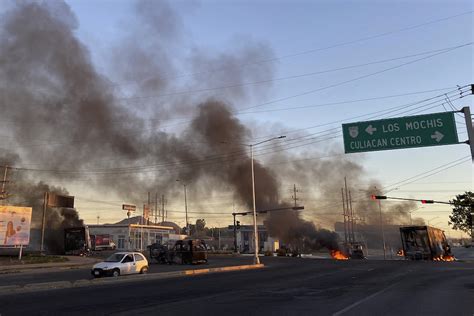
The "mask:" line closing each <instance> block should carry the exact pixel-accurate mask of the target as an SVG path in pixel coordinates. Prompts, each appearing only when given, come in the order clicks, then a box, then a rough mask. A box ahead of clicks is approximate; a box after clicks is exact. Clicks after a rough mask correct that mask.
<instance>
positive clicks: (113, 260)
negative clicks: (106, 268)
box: [105, 253, 123, 262]
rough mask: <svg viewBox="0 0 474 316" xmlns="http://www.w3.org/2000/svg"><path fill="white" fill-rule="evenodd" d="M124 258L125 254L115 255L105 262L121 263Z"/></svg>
mask: <svg viewBox="0 0 474 316" xmlns="http://www.w3.org/2000/svg"><path fill="white" fill-rule="evenodd" d="M122 258H123V253H114V254H113V255H111V256H110V257H108V258H107V259H105V262H120V260H122Z"/></svg>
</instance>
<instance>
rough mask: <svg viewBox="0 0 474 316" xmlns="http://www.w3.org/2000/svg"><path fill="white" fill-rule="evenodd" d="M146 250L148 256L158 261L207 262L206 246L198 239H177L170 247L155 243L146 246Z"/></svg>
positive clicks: (169, 262) (170, 262)
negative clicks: (148, 252)
mask: <svg viewBox="0 0 474 316" xmlns="http://www.w3.org/2000/svg"><path fill="white" fill-rule="evenodd" d="M148 250H149V251H150V258H152V259H154V260H155V261H157V262H158V263H167V264H172V263H179V264H197V263H207V246H206V243H205V242H204V240H200V239H186V240H178V241H176V243H175V244H174V246H172V247H168V246H167V245H162V244H159V243H155V244H152V245H150V246H148Z"/></svg>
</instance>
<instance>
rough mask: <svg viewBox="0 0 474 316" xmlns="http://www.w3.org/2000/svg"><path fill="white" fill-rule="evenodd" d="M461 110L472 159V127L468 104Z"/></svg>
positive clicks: (473, 152) (473, 138) (473, 140)
mask: <svg viewBox="0 0 474 316" xmlns="http://www.w3.org/2000/svg"><path fill="white" fill-rule="evenodd" d="M461 112H463V113H464V119H465V120H466V128H467V137H468V144H469V146H470V147H471V158H472V161H474V129H473V128H472V119H471V109H469V107H468V106H465V107H463V108H462V110H461Z"/></svg>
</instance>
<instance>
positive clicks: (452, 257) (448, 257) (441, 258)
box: [433, 255, 456, 261]
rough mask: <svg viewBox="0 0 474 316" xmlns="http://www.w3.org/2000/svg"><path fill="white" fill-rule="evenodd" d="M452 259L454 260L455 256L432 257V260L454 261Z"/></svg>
mask: <svg viewBox="0 0 474 316" xmlns="http://www.w3.org/2000/svg"><path fill="white" fill-rule="evenodd" d="M454 260H456V258H455V257H454V256H451V255H442V256H439V257H434V258H433V261H454Z"/></svg>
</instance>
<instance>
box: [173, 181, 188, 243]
mask: <svg viewBox="0 0 474 316" xmlns="http://www.w3.org/2000/svg"><path fill="white" fill-rule="evenodd" d="M176 182H181V183H182V184H183V187H184V212H185V214H186V234H187V235H189V223H188V200H187V198H186V183H184V182H183V181H181V180H179V179H177V180H176Z"/></svg>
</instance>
